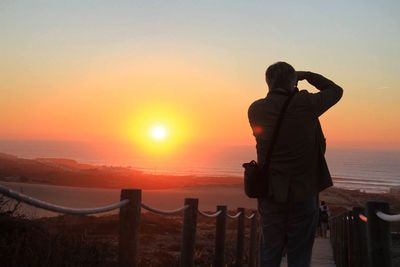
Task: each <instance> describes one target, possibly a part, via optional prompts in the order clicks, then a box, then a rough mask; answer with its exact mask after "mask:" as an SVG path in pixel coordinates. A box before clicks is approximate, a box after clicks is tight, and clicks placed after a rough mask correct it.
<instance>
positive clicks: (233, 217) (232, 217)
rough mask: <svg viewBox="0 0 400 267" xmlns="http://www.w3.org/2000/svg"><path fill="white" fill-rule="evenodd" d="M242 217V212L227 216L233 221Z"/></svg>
mask: <svg viewBox="0 0 400 267" xmlns="http://www.w3.org/2000/svg"><path fill="white" fill-rule="evenodd" d="M240 215H242V212H241V211H239V212H238V213H236V214H235V215H229V214H226V216H227V217H228V218H231V219H237V218H239V216H240Z"/></svg>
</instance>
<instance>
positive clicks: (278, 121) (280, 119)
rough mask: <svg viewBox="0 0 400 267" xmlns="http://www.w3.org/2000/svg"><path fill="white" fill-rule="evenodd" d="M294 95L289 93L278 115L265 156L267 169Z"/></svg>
mask: <svg viewBox="0 0 400 267" xmlns="http://www.w3.org/2000/svg"><path fill="white" fill-rule="evenodd" d="M294 95H295V93H293V94H290V95H289V97H288V98H287V99H286V100H285V103H284V104H283V107H282V109H281V112H280V113H279V117H278V120H277V122H276V126H275V129H274V132H273V134H272V138H271V143H270V145H269V149H268V151H267V155H266V158H265V163H264V166H263V169H264V170H265V171H266V170H268V168H269V163H270V161H271V154H272V151H273V150H274V146H275V143H276V138H277V137H278V133H279V129H280V128H281V124H282V120H283V116H284V115H285V113H286V109H287V107H288V106H289V103H290V101H291V100H292V98H293V96H294Z"/></svg>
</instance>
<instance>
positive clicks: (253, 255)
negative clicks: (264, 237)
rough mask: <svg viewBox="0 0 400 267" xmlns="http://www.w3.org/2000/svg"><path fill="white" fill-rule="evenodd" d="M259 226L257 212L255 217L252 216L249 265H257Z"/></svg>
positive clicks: (251, 266)
mask: <svg viewBox="0 0 400 267" xmlns="http://www.w3.org/2000/svg"><path fill="white" fill-rule="evenodd" d="M253 212H254V211H253ZM254 213H255V212H254ZM257 227H258V225H257V213H255V214H254V216H253V218H251V225H250V246H249V250H250V251H249V267H256V264H257V239H258V236H257V232H258V231H257V230H258V228H257Z"/></svg>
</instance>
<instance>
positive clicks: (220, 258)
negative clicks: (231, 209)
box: [213, 206, 227, 267]
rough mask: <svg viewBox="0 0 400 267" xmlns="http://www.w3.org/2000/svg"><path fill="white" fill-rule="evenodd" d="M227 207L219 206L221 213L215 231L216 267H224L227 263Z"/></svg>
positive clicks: (214, 264) (218, 209)
mask: <svg viewBox="0 0 400 267" xmlns="http://www.w3.org/2000/svg"><path fill="white" fill-rule="evenodd" d="M226 210H227V208H226V206H217V211H221V213H220V214H219V215H218V216H217V223H216V224H217V225H216V228H215V229H216V230H215V251H214V253H215V256H214V263H213V266H214V267H223V266H224V262H225V232H226Z"/></svg>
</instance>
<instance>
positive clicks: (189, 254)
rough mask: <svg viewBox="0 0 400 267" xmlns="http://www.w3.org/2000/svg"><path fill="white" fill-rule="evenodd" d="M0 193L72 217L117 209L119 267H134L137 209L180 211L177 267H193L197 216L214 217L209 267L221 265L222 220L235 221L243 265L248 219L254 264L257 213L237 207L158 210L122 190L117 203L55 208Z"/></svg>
mask: <svg viewBox="0 0 400 267" xmlns="http://www.w3.org/2000/svg"><path fill="white" fill-rule="evenodd" d="M0 194H3V195H5V196H7V197H9V198H12V199H14V200H16V201H20V202H24V203H26V204H28V205H31V206H35V207H38V208H42V209H45V210H49V211H53V212H59V213H65V214H75V215H89V214H95V213H102V212H107V211H111V210H115V209H120V210H119V245H118V246H119V255H118V261H119V266H122V267H136V266H138V259H139V257H138V247H139V234H140V217H141V209H142V208H143V209H145V210H147V211H149V212H152V213H155V214H159V215H174V214H179V213H182V212H183V225H182V240H181V254H180V266H181V267H191V266H194V250H195V243H196V228H197V215H198V214H200V215H201V216H204V217H207V218H216V234H215V248H214V252H215V253H214V254H215V255H214V261H213V266H216V267H220V266H221V267H222V266H225V257H224V254H225V232H226V218H232V219H238V220H237V221H238V224H237V238H236V259H235V263H236V266H243V265H244V239H245V219H246V218H247V219H249V220H251V225H250V227H251V229H250V246H249V262H248V266H250V267H254V266H256V265H257V256H256V251H257V249H256V248H257V243H258V238H257V236H258V228H257V227H258V226H257V214H256V213H252V214H251V215H249V216H246V215H245V209H244V208H238V209H237V213H236V214H234V215H230V214H228V213H227V206H217V211H216V212H215V213H206V212H203V211H200V210H199V209H198V203H199V201H198V199H196V198H185V200H184V206H183V207H181V208H178V209H174V210H161V209H157V208H154V207H150V206H148V205H146V204H144V203H142V191H141V190H140V189H122V190H121V200H120V201H119V202H117V203H114V204H111V205H108V206H104V207H97V208H85V209H76V208H68V207H63V206H58V205H54V204H50V203H47V202H45V201H42V200H38V199H35V198H32V197H29V196H27V195H24V194H22V193H19V192H16V191H14V190H11V189H9V188H7V187H4V186H2V185H0Z"/></svg>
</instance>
